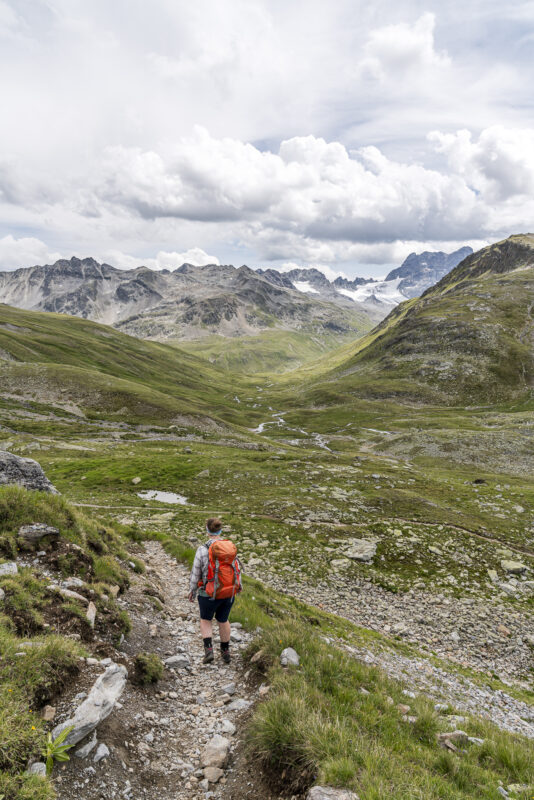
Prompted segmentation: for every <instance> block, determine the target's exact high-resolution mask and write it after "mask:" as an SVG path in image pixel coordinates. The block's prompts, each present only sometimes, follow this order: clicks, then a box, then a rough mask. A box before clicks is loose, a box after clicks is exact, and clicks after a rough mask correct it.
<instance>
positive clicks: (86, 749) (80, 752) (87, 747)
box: [74, 731, 96, 758]
mask: <svg viewBox="0 0 534 800" xmlns="http://www.w3.org/2000/svg"><path fill="white" fill-rule="evenodd" d="M95 747H96V731H94V732H93V735H92V737H91V738H90V739H89V741H88V742H86V743H85V744H83V745H82V746H81V747H78V749H77V750H76V752H75V753H74V755H75V756H77V757H78V758H87V756H88V755H89V753H90V752H91V751H92V750H94V749H95Z"/></svg>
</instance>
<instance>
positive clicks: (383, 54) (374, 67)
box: [359, 12, 451, 82]
mask: <svg viewBox="0 0 534 800" xmlns="http://www.w3.org/2000/svg"><path fill="white" fill-rule="evenodd" d="M435 24H436V18H435V15H434V14H432V13H428V12H427V13H426V14H423V15H422V16H421V17H419V19H418V20H417V21H416V22H415V23H414V24H413V25H410V24H409V23H406V22H401V23H399V24H397V25H386V26H384V27H382V28H376V29H375V30H372V31H371V32H370V33H369V38H368V40H367V42H366V44H365V47H364V51H363V52H364V58H363V59H362V61H361V62H360V66H359V68H360V72H361V74H362V76H363V77H364V78H370V79H372V80H378V81H385V80H387V79H392V80H393V81H395V82H398V81H402V80H406V79H407V78H410V77H413V75H414V73H418V74H417V75H416V77H417V79H419V78H420V77H423V76H424V72H425V71H427V70H429V69H436V68H438V69H442V68H444V67H448V66H450V64H451V60H450V58H449V57H448V55H447V54H446V53H444V52H442V53H440V52H437V51H436V49H435V45H434V28H435ZM421 71H423V72H421Z"/></svg>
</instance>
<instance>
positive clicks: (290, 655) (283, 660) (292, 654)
mask: <svg viewBox="0 0 534 800" xmlns="http://www.w3.org/2000/svg"><path fill="white" fill-rule="evenodd" d="M280 664H281V665H282V666H283V667H288V666H291V667H298V665H299V664H300V656H299V654H298V653H297V651H296V650H293V648H292V647H286V648H285V650H282V652H281V653H280Z"/></svg>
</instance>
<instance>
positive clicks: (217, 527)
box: [206, 517, 222, 533]
mask: <svg viewBox="0 0 534 800" xmlns="http://www.w3.org/2000/svg"><path fill="white" fill-rule="evenodd" d="M206 527H207V529H208V530H209V532H210V533H219V531H221V530H222V522H221V520H220V519H218V518H217V517H210V518H209V519H208V520H207V521H206Z"/></svg>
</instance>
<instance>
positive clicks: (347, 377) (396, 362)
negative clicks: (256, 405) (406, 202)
mask: <svg viewBox="0 0 534 800" xmlns="http://www.w3.org/2000/svg"><path fill="white" fill-rule="evenodd" d="M533 309H534V235H531V234H527V235H517V236H512V237H510V238H509V239H507V240H505V241H503V242H498V243H497V244H495V245H491V246H490V247H486V248H484V249H483V250H480V251H479V252H478V253H474V254H473V255H470V256H468V257H467V258H466V259H464V261H462V262H461V263H460V264H459V265H458V267H456V268H455V269H454V270H453V271H452V272H450V273H449V274H448V275H447V276H445V277H444V278H443V279H442V280H441V281H440V282H439V283H438V284H437V285H436V286H434V287H432V288H430V289H428V290H427V291H426V292H425V293H424V294H423V295H422V297H420V298H417V299H414V300H410V301H408V302H406V303H403V304H402V305H400V306H398V307H397V308H395V309H394V310H393V311H392V312H391V314H390V315H389V316H388V317H387V318H386V319H385V320H384V321H383V322H382V323H381V324H380V325H379V326H378V327H377V328H375V330H374V331H372V333H371V334H369V335H368V336H367V337H365V338H364V339H362V340H360V342H359V343H358V345H357V346H356V348H355V350H354V352H353V355H352V356H350V357H349V358H348V359H346V360H345V361H344V362H343V363H342V364H341V365H340V366H339V367H338V368H337V369H336V371H335V372H331V373H330V374H329V375H328V377H327V378H326V382H327V383H328V385H329V386H330V389H329V391H332V390H333V388H334V386H335V390H336V392H349V393H350V394H356V395H364V396H372V397H398V398H405V399H409V400H416V401H421V400H423V401H428V402H438V403H445V404H455V403H460V404H464V403H468V404H471V403H476V404H481V403H495V402H502V401H505V402H506V401H510V400H516V399H525V398H530V397H531V396H532V392H533V390H534V311H533ZM324 388H325V391H326V386H325V387H324ZM313 391H314V393H317V392H318V393H319V395H320V390H319V388H318V386H317V385H316V386H315V388H314V390H313Z"/></svg>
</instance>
